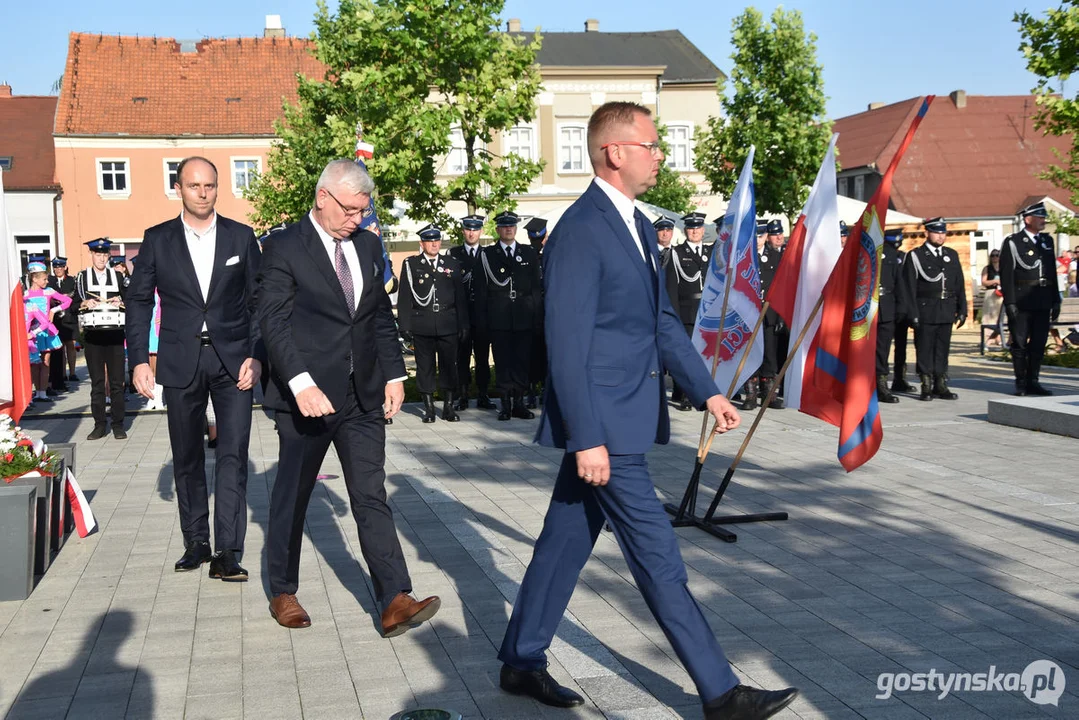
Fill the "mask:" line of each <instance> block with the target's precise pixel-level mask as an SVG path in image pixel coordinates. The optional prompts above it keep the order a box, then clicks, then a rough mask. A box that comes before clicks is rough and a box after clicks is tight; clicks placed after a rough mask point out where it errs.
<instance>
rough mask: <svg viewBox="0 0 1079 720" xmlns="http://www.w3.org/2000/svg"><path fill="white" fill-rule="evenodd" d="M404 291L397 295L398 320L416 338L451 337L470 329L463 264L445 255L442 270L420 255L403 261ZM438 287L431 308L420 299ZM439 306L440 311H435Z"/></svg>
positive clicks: (440, 264) (430, 304)
mask: <svg viewBox="0 0 1079 720" xmlns="http://www.w3.org/2000/svg"><path fill="white" fill-rule="evenodd" d="M400 282H401V288H400V290H399V291H398V293H397V320H398V323H399V324H400V326H401V329H402V330H403V331H405V332H410V333H414V334H416V335H427V336H429V337H447V336H449V335H456V334H457V333H458V332H459V331H461V330H467V329H468V327H469V325H468V294H467V291H466V290H465V282H464V272H463V271H462V270H461V263H459V262H458V261H457V260H456V259H454V258H453V257H450V256H448V255H443V256H442V257H440V258H439V260H438V271H437V272H434V271H432V270H431V266H430V264H428V262H427V260H426V259H425V258H424V257H422V253H421V254H420V255H413V256H412V257H408V258H405V259H404V260H403V261H402V262H401V276H400ZM432 285H433V286H434V289H435V290H434V295H433V296H431V299H430V300H429V301H428V303H427V305H420V304H419V303H417V302H416V298H415V296H414V295H413V293H415V295H418V296H419V297H420V299H421V300H422V299H424V298H426V297H427V295H428V293H430V292H431V287H432ZM436 304H437V307H438V312H435V306H436Z"/></svg>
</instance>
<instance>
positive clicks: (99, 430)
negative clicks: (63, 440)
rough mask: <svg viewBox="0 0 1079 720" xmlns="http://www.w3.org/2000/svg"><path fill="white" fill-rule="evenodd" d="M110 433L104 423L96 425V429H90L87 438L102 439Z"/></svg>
mask: <svg viewBox="0 0 1079 720" xmlns="http://www.w3.org/2000/svg"><path fill="white" fill-rule="evenodd" d="M108 434H109V431H108V429H106V427H105V426H104V425H94V429H93V430H91V431H90V434H89V435H87V436H86V439H87V440H100V439H101V438H103V437H105V436H106V435H108Z"/></svg>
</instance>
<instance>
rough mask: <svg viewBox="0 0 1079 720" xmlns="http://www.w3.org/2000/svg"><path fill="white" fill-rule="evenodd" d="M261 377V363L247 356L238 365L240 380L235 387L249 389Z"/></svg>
mask: <svg viewBox="0 0 1079 720" xmlns="http://www.w3.org/2000/svg"><path fill="white" fill-rule="evenodd" d="M260 377H262V363H261V362H259V361H258V360H256V359H255V358H247V359H246V360H244V361H243V364H242V365H240V380H239V381H238V382H237V383H236V387H237V388H239V389H240V390H250V389H251V388H253V387H255V383H257V382H258V381H259V378H260Z"/></svg>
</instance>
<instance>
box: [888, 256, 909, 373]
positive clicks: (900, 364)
mask: <svg viewBox="0 0 1079 720" xmlns="http://www.w3.org/2000/svg"><path fill="white" fill-rule="evenodd" d="M902 247H903V242H902V240H900V242H899V244H898V245H896V248H895V249H896V251H897V252H896V255H897V256H898V258H899V264H900V266H902V265H903V261H904V260H905V258H906V257H907V254H906V253H905V252H903V250H902V249H901V248H902ZM902 286H903V287H902V290H903V303H902V305H899V306H897V307H896V309H895V337H894V338H893V343H894V344H895V352H894V353H893V355H894V362H893V365H892V367H893V370H894V375H893V376H892V392H893V393H897V392H902V393H909V392H914V386H913V385H911V384H910V383H909V382H907V377H906V375H907V338H908V337H909V336H910V331H911V329H912V327H913V326H912V325H911V324H910V310H911V305H912V299H911V297H910V296H909V295H907V294H906V291H907V290H908V289H909V288H908V287H907V283H906V282H905V281H904V282H903V283H902Z"/></svg>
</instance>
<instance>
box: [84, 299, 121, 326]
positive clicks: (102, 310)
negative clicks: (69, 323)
mask: <svg viewBox="0 0 1079 720" xmlns="http://www.w3.org/2000/svg"><path fill="white" fill-rule="evenodd" d="M124 320H125V315H124V311H123V310H121V309H119V308H115V307H112V306H111V305H110V306H107V307H101V306H99V307H96V308H94V309H93V310H83V311H81V312H80V313H79V330H83V331H86V330H123V329H124Z"/></svg>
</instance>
